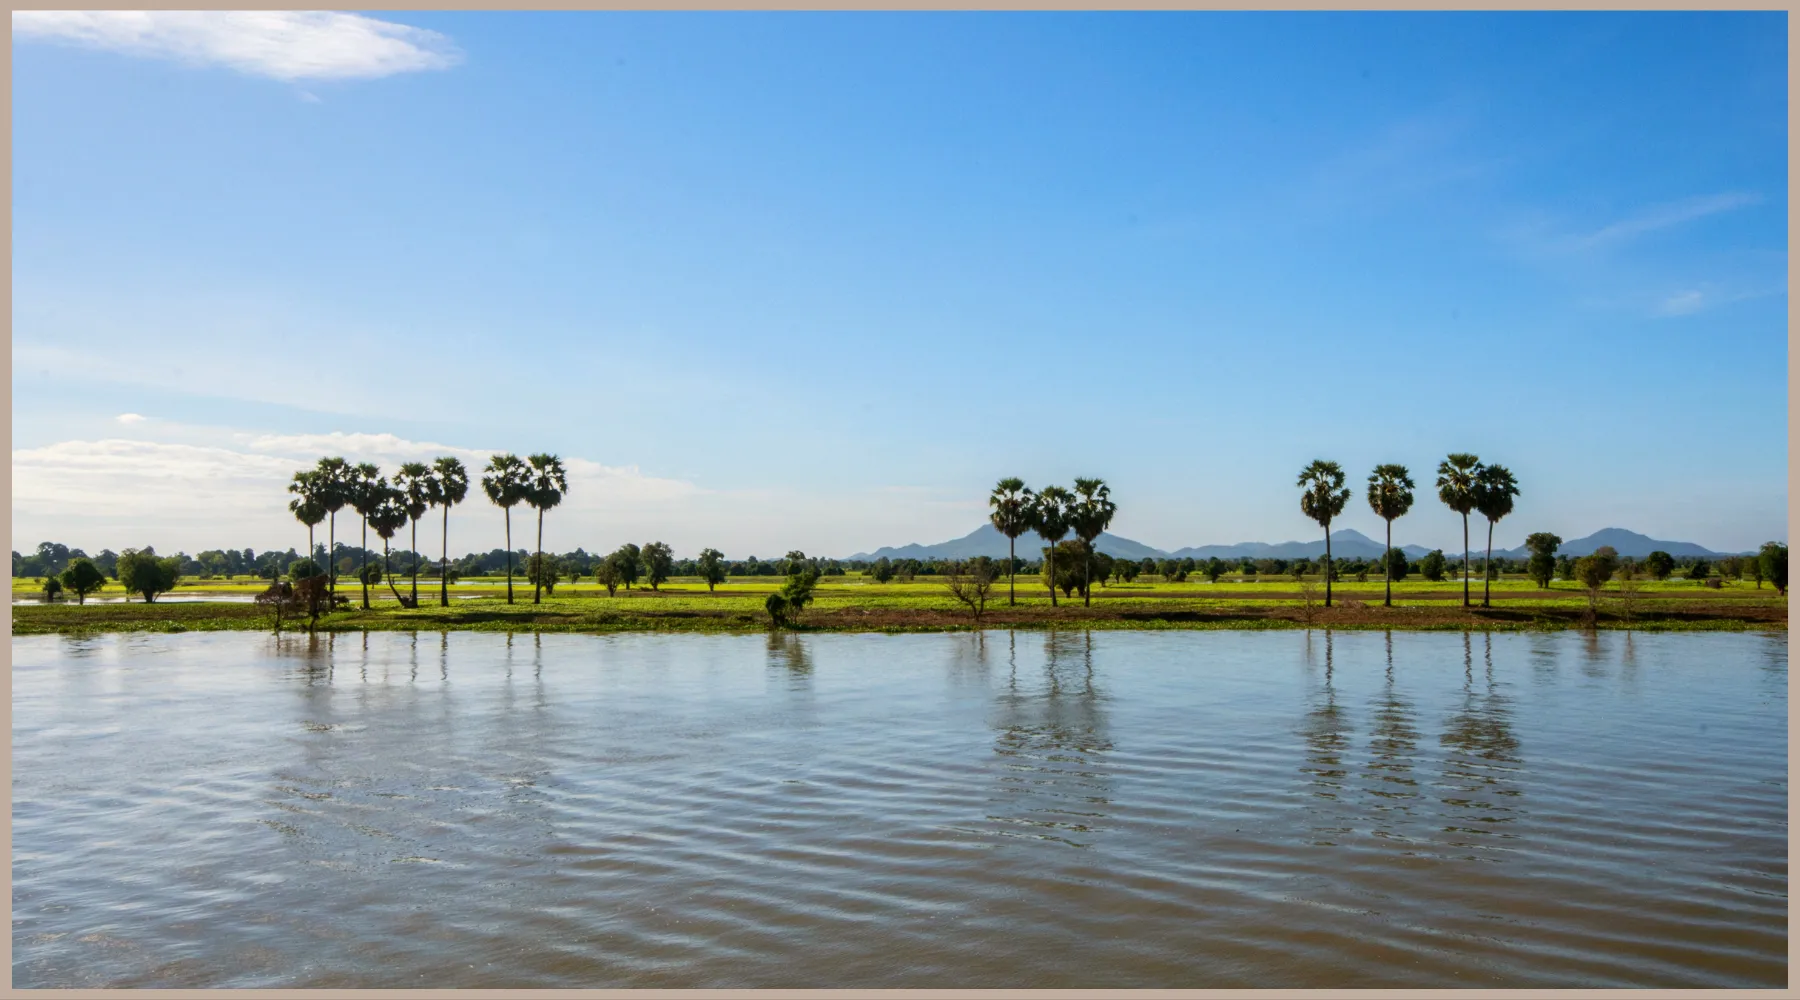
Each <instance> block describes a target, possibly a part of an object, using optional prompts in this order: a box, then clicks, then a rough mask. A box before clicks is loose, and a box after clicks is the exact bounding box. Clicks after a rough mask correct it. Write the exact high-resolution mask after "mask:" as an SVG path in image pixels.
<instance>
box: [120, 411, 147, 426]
mask: <svg viewBox="0 0 1800 1000" xmlns="http://www.w3.org/2000/svg"><path fill="white" fill-rule="evenodd" d="M113 419H114V420H117V421H118V422H119V423H121V424H141V423H143V422H144V421H146V420H148V419H150V418H149V417H146V416H144V415H143V414H142V413H121V414H119V415H118V416H116V417H114V418H113Z"/></svg>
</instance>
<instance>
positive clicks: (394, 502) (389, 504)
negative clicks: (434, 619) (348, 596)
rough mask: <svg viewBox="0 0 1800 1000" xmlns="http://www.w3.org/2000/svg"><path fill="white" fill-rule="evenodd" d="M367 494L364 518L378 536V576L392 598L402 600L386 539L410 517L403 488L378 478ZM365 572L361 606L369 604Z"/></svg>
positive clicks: (402, 602)
mask: <svg viewBox="0 0 1800 1000" xmlns="http://www.w3.org/2000/svg"><path fill="white" fill-rule="evenodd" d="M369 495H370V497H371V498H372V499H373V502H372V503H371V504H370V505H369V512H368V514H367V515H366V519H367V522H368V524H369V526H370V527H372V528H374V529H375V533H376V534H377V535H380V536H381V576H382V579H384V580H386V581H387V585H388V589H389V590H391V591H393V593H394V600H395V601H396V602H398V603H401V604H404V603H405V602H404V601H401V600H400V590H399V588H398V587H395V586H394V574H393V573H391V572H389V562H388V541H389V540H390V539H392V538H393V537H394V534H395V532H398V531H399V530H400V529H401V528H404V527H406V522H407V520H408V519H409V518H410V517H411V514H410V512H408V510H407V509H406V493H405V491H404V490H401V489H398V488H396V487H393V486H389V485H388V484H387V483H386V482H385V481H379V480H378V481H377V482H376V484H375V485H374V486H371V487H370V488H369ZM368 576H369V574H368V572H367V571H365V572H364V573H363V579H364V584H363V593H364V597H363V607H365V608H366V607H368V606H369V605H368V600H369V599H368V597H367V593H368V583H367V580H368ZM413 605H414V606H415V607H417V606H418V601H417V600H416V599H415V600H414V601H413Z"/></svg>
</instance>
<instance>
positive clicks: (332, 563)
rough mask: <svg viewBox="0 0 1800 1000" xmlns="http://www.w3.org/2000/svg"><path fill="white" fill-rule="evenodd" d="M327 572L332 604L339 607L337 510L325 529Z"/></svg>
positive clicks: (332, 513)
mask: <svg viewBox="0 0 1800 1000" xmlns="http://www.w3.org/2000/svg"><path fill="white" fill-rule="evenodd" d="M325 572H327V573H329V574H331V606H332V607H334V608H335V607H337V511H335V510H334V511H332V512H331V523H330V524H329V525H327V526H326V529H325Z"/></svg>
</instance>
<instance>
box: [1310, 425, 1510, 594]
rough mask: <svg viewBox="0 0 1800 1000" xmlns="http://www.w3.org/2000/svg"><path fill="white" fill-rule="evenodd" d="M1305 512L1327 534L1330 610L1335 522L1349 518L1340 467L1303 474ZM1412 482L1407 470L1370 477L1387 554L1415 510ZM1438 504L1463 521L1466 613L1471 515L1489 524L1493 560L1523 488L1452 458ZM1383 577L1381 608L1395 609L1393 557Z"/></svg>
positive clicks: (1388, 469) (1491, 468)
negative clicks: (1400, 524)
mask: <svg viewBox="0 0 1800 1000" xmlns="http://www.w3.org/2000/svg"><path fill="white" fill-rule="evenodd" d="M1296 485H1298V486H1299V487H1300V490H1301V492H1300V511H1301V513H1303V514H1305V515H1306V516H1307V517H1310V518H1312V519H1313V520H1314V521H1317V522H1319V526H1320V527H1322V528H1324V529H1325V606H1326V607H1330V606H1331V521H1332V518H1335V517H1337V516H1338V515H1339V514H1342V513H1343V512H1344V504H1346V503H1348V502H1349V500H1350V490H1349V489H1348V488H1346V487H1345V486H1344V470H1343V468H1342V467H1341V466H1339V465H1338V464H1337V463H1336V462H1327V461H1325V460H1323V459H1320V460H1316V461H1314V462H1313V463H1312V464H1310V465H1308V466H1307V467H1306V468H1304V469H1301V470H1300V480H1299V482H1298V483H1297V484H1296ZM1413 489H1414V487H1413V481H1412V476H1411V474H1410V473H1408V471H1407V469H1406V466H1404V465H1392V464H1388V465H1377V466H1376V467H1375V469H1374V471H1373V472H1370V473H1369V491H1368V497H1369V508H1370V509H1371V510H1373V511H1374V512H1375V516H1377V517H1379V518H1381V519H1382V520H1383V521H1385V522H1386V523H1387V551H1388V552H1392V551H1393V548H1394V520H1395V519H1396V518H1399V517H1402V516H1404V515H1405V514H1406V512H1407V511H1409V510H1411V509H1412V504H1413ZM1437 491H1438V499H1439V500H1442V501H1443V502H1444V505H1445V506H1446V507H1449V508H1450V509H1451V510H1453V511H1455V512H1457V513H1458V514H1461V515H1462V519H1463V607H1465V608H1466V607H1468V606H1469V514H1470V513H1471V512H1479V513H1480V514H1481V515H1482V516H1483V517H1485V518H1487V522H1488V539H1487V558H1488V561H1489V562H1492V561H1493V558H1494V525H1495V524H1497V523H1499V521H1500V519H1501V518H1503V517H1505V516H1506V515H1508V514H1510V513H1512V509H1513V498H1514V497H1516V496H1518V495H1519V482H1518V480H1517V479H1515V478H1513V474H1512V472H1511V470H1509V469H1507V467H1506V466H1504V465H1485V464H1483V463H1482V461H1481V459H1480V458H1477V457H1476V456H1474V455H1471V454H1468V453H1466V452H1456V453H1453V454H1451V455H1448V456H1446V457H1445V458H1444V460H1443V461H1442V462H1439V463H1438V468H1437ZM1381 563H1382V575H1383V577H1384V578H1385V583H1386V588H1387V593H1386V596H1385V597H1384V598H1383V599H1382V603H1383V604H1385V605H1388V606H1390V607H1391V606H1392V605H1393V603H1394V579H1393V570H1392V567H1391V564H1390V562H1389V557H1388V556H1387V555H1385V554H1384V555H1383V557H1382V560H1381ZM1482 575H1483V576H1484V577H1486V578H1487V579H1484V580H1483V581H1482V590H1481V606H1482V607H1484V608H1485V607H1489V606H1490V605H1489V598H1490V596H1491V594H1492V593H1493V584H1492V576H1491V575H1490V574H1486V573H1483V574H1482Z"/></svg>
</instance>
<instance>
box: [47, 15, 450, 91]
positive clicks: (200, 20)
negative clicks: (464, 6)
mask: <svg viewBox="0 0 1800 1000" xmlns="http://www.w3.org/2000/svg"><path fill="white" fill-rule="evenodd" d="M12 18H13V19H12V25H13V37H14V38H16V39H32V40H43V41H54V42H61V43H65V44H71V45H79V46H83V47H86V48H94V49H103V50H106V51H109V52H119V53H123V54H126V55H134V56H145V57H149V58H159V59H173V60H177V61H180V62H184V63H188V64H190V65H199V66H224V67H227V68H229V69H234V70H237V71H238V72H240V73H248V74H251V75H253V76H266V77H271V78H273V79H276V80H286V81H294V80H308V79H310V80H343V79H368V78H373V77H382V76H391V75H393V74H395V73H413V72H419V71H421V70H434V69H447V68H449V67H451V66H454V65H456V64H457V63H458V62H460V61H461V59H462V53H461V51H459V50H458V49H457V47H456V45H455V44H454V43H452V42H451V40H450V39H449V38H447V37H445V36H444V35H441V34H438V33H437V32H435V31H427V30H425V29H423V28H415V27H412V26H410V25H405V24H395V23H393V22H391V21H380V20H377V19H375V18H372V17H364V16H363V15H361V14H342V13H335V12H330V11H274V10H269V11H263V10H255V11H175V10H160V11H150V10H144V11H101V10H19V11H14V12H13V16H12Z"/></svg>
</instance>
